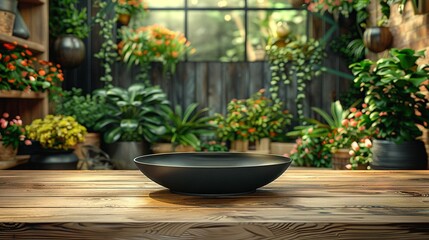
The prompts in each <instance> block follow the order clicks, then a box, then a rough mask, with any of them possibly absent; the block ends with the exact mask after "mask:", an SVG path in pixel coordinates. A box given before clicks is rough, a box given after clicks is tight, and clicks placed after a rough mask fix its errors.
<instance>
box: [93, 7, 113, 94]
mask: <svg viewBox="0 0 429 240" xmlns="http://www.w3.org/2000/svg"><path fill="white" fill-rule="evenodd" d="M94 5H95V6H96V7H97V8H99V11H98V12H97V13H96V14H95V16H94V19H93V21H94V22H95V24H97V25H99V26H100V30H99V32H98V34H99V35H100V37H101V38H102V39H103V41H102V43H101V46H100V49H99V51H98V52H97V53H95V54H94V57H95V58H97V59H99V60H101V63H100V64H101V67H102V68H103V69H104V75H103V76H101V77H100V80H101V81H102V82H104V84H105V87H107V88H110V87H112V81H113V77H112V66H113V64H114V63H115V62H116V61H117V60H118V59H119V55H118V51H117V45H116V42H115V39H116V35H115V34H114V27H115V26H116V21H117V14H112V12H113V10H114V7H115V5H114V3H113V2H112V1H102V0H95V2H94Z"/></svg>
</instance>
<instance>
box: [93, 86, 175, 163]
mask: <svg viewBox="0 0 429 240" xmlns="http://www.w3.org/2000/svg"><path fill="white" fill-rule="evenodd" d="M94 94H95V95H96V96H101V97H103V98H104V99H105V101H106V102H105V104H106V113H105V114H104V116H103V117H102V118H101V120H100V121H98V122H97V124H96V125H95V126H94V127H95V129H96V130H98V131H101V132H102V133H103V140H104V142H105V143H106V145H105V146H104V149H105V151H106V152H107V153H108V154H109V155H110V157H111V158H112V162H113V163H114V164H115V165H116V166H115V167H116V168H120V169H137V167H136V166H135V164H134V162H133V158H135V157H137V156H139V155H144V154H148V153H149V148H150V147H149V144H150V143H153V142H155V141H156V139H157V138H158V136H160V135H162V134H163V133H164V132H165V128H164V126H163V124H162V120H161V116H162V113H161V110H160V107H161V106H162V105H166V104H168V101H167V97H166V95H165V93H164V92H163V91H162V90H161V89H160V88H159V87H158V86H149V85H146V84H141V83H136V84H132V85H131V86H129V87H128V88H127V89H123V88H120V87H113V88H110V89H98V90H96V91H94Z"/></svg>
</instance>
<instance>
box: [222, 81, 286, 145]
mask: <svg viewBox="0 0 429 240" xmlns="http://www.w3.org/2000/svg"><path fill="white" fill-rule="evenodd" d="M264 93H265V89H261V90H259V91H258V92H257V93H256V94H254V95H253V96H252V97H251V98H248V99H241V100H237V99H233V100H232V101H231V102H229V103H228V106H227V111H228V112H227V115H226V116H223V115H221V114H216V120H215V123H216V124H217V125H218V130H217V136H218V137H219V138H220V139H222V140H230V141H233V140H250V141H255V140H258V139H261V138H266V137H275V136H276V135H277V134H278V133H279V132H281V130H282V129H283V128H284V127H285V126H286V125H289V124H290V123H291V119H292V115H291V114H290V113H288V112H287V111H283V110H282V108H281V107H282V106H281V104H280V103H273V101H272V100H271V99H269V98H267V97H264V96H263V94H264Z"/></svg>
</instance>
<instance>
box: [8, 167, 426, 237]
mask: <svg viewBox="0 0 429 240" xmlns="http://www.w3.org/2000/svg"><path fill="white" fill-rule="evenodd" d="M55 236H57V237H58V236H62V237H64V238H65V239H98V238H105V237H106V236H108V237H109V239H290V238H294V239H314V238H322V239H325V238H326V239H335V238H341V239H368V237H374V236H377V238H383V239H429V170H421V171H420V170H419V171H339V170H300V169H293V168H292V169H289V170H287V171H286V172H285V173H284V174H283V175H282V176H281V177H279V178H278V179H277V180H275V181H274V182H272V183H270V184H268V185H267V186H265V187H262V188H260V189H259V190H257V191H256V192H255V193H252V194H248V195H241V196H228V197H217V198H207V197H199V196H187V195H178V194H173V193H170V192H169V191H168V190H166V189H165V188H163V187H161V186H159V185H158V184H156V183H154V182H152V181H151V180H149V179H147V178H146V177H145V176H144V175H143V174H142V173H141V172H139V171H138V170H128V171H119V170H114V171H29V170H15V171H13V170H1V171H0V239H21V238H22V239H25V238H26V237H28V238H29V239H47V238H48V237H52V238H53V239H55ZM404 236H406V237H410V238H404Z"/></svg>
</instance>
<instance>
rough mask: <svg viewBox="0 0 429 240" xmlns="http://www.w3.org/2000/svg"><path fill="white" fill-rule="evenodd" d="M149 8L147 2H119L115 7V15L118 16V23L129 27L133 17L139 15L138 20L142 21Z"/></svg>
mask: <svg viewBox="0 0 429 240" xmlns="http://www.w3.org/2000/svg"><path fill="white" fill-rule="evenodd" d="M147 8H148V7H147V2H146V1H144V0H119V1H117V2H116V5H115V13H116V14H117V15H118V22H120V23H122V24H124V25H128V24H129V22H130V20H131V19H132V18H133V16H135V15H137V14H139V16H138V18H137V19H142V18H143V17H144V15H145V14H146V12H147ZM134 19H136V18H133V20H134ZM138 22H139V21H137V23H138Z"/></svg>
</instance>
